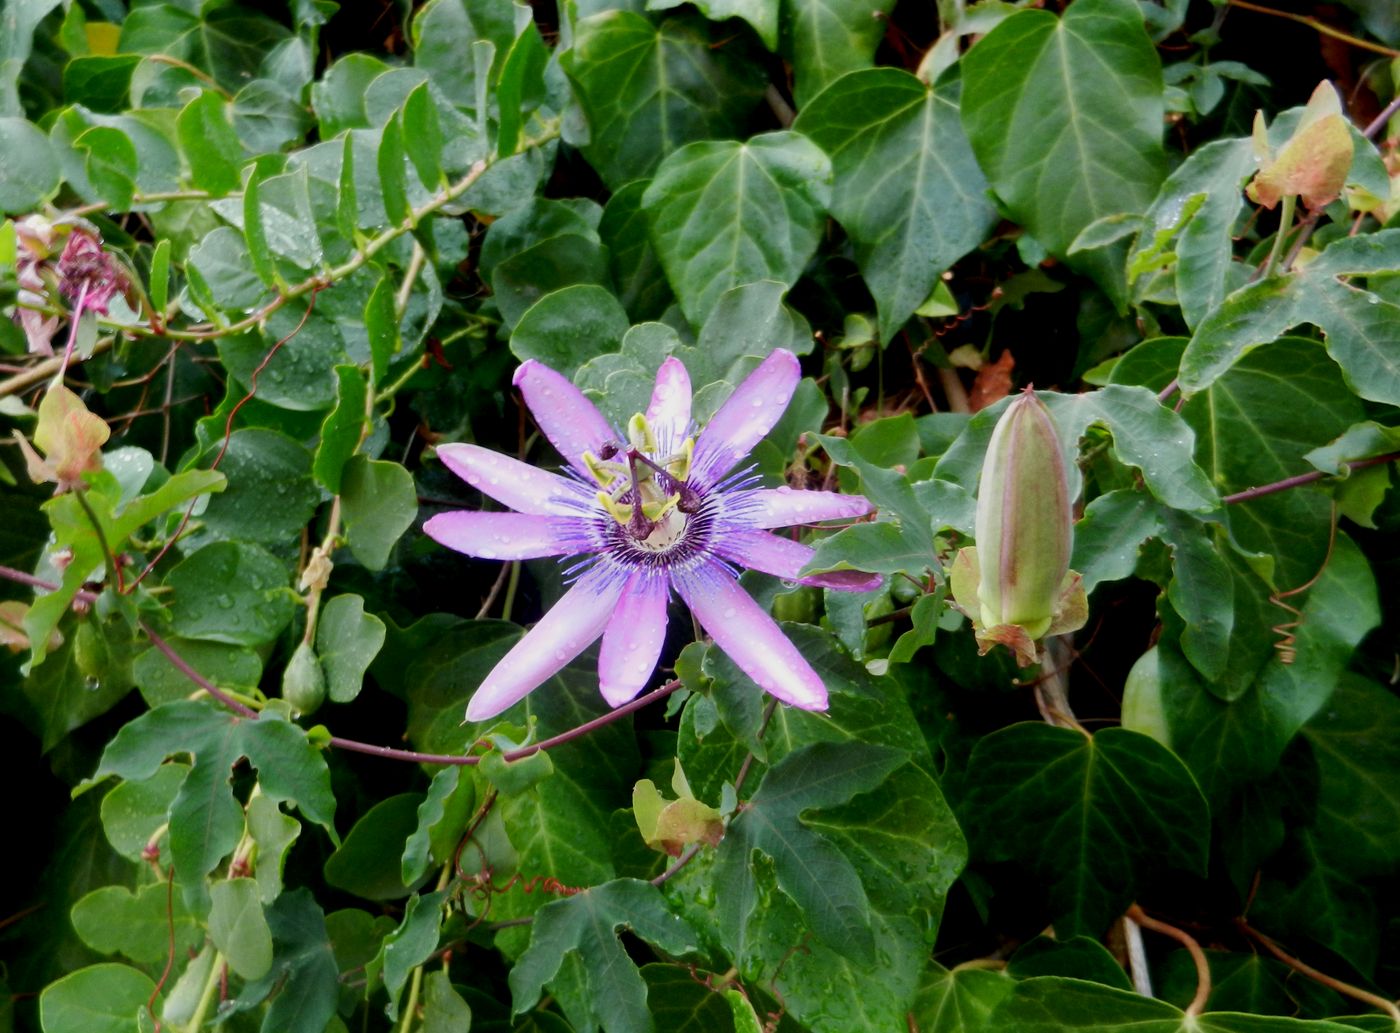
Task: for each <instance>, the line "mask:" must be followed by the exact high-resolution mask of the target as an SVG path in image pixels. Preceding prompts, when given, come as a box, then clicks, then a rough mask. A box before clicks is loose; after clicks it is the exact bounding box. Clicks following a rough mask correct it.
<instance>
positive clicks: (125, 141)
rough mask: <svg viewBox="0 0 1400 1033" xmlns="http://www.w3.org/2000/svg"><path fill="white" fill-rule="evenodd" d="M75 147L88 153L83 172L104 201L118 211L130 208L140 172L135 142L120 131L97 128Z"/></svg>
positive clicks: (92, 129)
mask: <svg viewBox="0 0 1400 1033" xmlns="http://www.w3.org/2000/svg"><path fill="white" fill-rule="evenodd" d="M73 146H74V147H76V148H77V149H78V150H80V151H82V152H84V158H83V169H84V171H86V172H87V178H88V182H89V183H91V184H92V186H93V189H94V190H96V191H97V192H98V193H99V194H100V195H101V196H102V199H103V200H104V201H106V202H107V204H108V205H109V206H110V207H111V208H113V209H115V210H117V211H124V210H126V209H127V208H130V207H131V196H132V194H133V193H135V191H136V171H137V168H138V163H137V158H136V147H135V146H134V145H133V144H132V142H131V138H130V137H128V136H127V135H126V134H125V133H123V132H122V131H121V130H120V129H113V128H111V127H109V126H93V127H92V128H91V129H89V130H87V131H86V132H84V133H83V135H82V136H80V137H78V138H77V139H76V140H74V141H73Z"/></svg>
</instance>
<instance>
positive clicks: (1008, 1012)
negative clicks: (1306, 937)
mask: <svg viewBox="0 0 1400 1033" xmlns="http://www.w3.org/2000/svg"><path fill="white" fill-rule="evenodd" d="M988 1028H989V1029H1014V1030H1016V1031H1017V1033H1064V1031H1066V1030H1094V1031H1095V1033H1126V1031H1128V1030H1132V1031H1133V1033H1345V1031H1346V1030H1347V1027H1346V1026H1341V1025H1338V1024H1336V1023H1333V1022H1324V1021H1321V1020H1316V1021H1304V1020H1300V1019H1286V1018H1280V1017H1276V1016H1262V1015H1240V1014H1233V1013H1231V1012H1206V1013H1205V1014H1203V1015H1197V1016H1189V1015H1187V1014H1186V1013H1185V1012H1183V1011H1182V1010H1181V1009H1180V1008H1177V1007H1176V1006H1175V1005H1171V1004H1168V1003H1167V1002H1166V1001H1159V1000H1156V999H1154V998H1151V997H1144V996H1142V995H1141V994H1136V993H1132V992H1130V991H1127V990H1116V989H1114V988H1112V987H1108V986H1102V985H1100V984H1098V983H1089V982H1085V981H1084V980H1080V979H1064V978H1061V977H1058V976H1038V977H1036V978H1034V979H1026V980H1022V981H1021V982H1019V983H1017V984H1015V989H1014V990H1013V991H1012V993H1011V995H1010V996H1009V997H1007V998H1006V1000H1004V1001H1003V1002H1002V1004H1001V1006H1000V1007H999V1008H997V1010H996V1011H995V1012H994V1013H993V1014H992V1018H991V1023H990V1025H989V1026H988Z"/></svg>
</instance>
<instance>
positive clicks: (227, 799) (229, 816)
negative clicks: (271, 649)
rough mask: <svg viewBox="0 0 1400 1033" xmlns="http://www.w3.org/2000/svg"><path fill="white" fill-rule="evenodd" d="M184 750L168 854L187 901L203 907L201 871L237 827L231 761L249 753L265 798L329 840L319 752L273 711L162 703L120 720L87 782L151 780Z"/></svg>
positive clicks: (231, 841)
mask: <svg viewBox="0 0 1400 1033" xmlns="http://www.w3.org/2000/svg"><path fill="white" fill-rule="evenodd" d="M182 753H189V754H193V756H194V766H193V767H192V768H191V769H190V771H189V774H188V775H187V776H186V777H185V779H184V781H183V782H182V783H181V784H180V790H179V792H178V793H176V794H175V799H174V801H173V802H172V803H171V805H170V854H171V858H172V860H173V861H174V863H175V872H176V875H177V877H178V878H179V880H180V882H181V885H182V886H183V887H184V891H185V899H186V901H187V902H189V903H191V905H192V906H197V910H201V911H202V910H203V909H204V901H206V900H207V896H206V894H207V892H208V891H207V889H206V887H205V883H204V877H205V876H206V875H207V874H208V873H209V872H210V871H212V870H213V869H214V866H215V865H217V864H218V863H219V862H220V861H222V860H223V859H224V858H225V857H227V856H228V854H229V853H230V851H232V850H233V848H234V847H235V846H236V845H237V843H238V838H239V836H240V834H241V833H242V830H243V816H242V812H241V809H240V808H239V806H238V804H237V803H236V802H235V800H234V796H233V787H232V786H231V785H230V784H229V779H230V777H231V775H232V770H233V765H234V764H235V763H236V762H237V761H238V760H240V759H241V758H243V757H247V758H248V760H249V761H250V762H251V763H252V765H253V767H255V768H256V769H257V771H258V784H259V786H261V787H262V791H263V795H265V796H266V797H268V798H269V799H271V800H274V801H277V802H282V801H288V802H292V803H295V804H296V806H297V807H298V808H299V809H300V810H301V812H302V814H304V815H306V817H308V818H310V819H311V820H312V821H314V822H316V823H317V824H318V825H320V826H322V827H323V828H324V829H325V830H326V831H327V832H328V833H329V834H330V835H331V837H332V838H335V827H334V825H333V824H332V821H333V818H334V814H335V797H334V796H333V795H332V794H331V788H330V774H329V772H328V771H327V769H326V762H325V758H324V757H323V756H322V755H321V752H320V751H319V750H317V749H316V748H315V747H314V746H312V745H311V743H310V742H309V741H308V740H307V738H306V733H305V732H304V731H302V730H301V729H300V728H298V727H297V726H296V725H293V724H290V723H289V722H287V721H284V720H279V719H278V718H276V717H275V716H268V717H264V718H262V719H260V720H256V721H254V720H249V719H247V718H244V717H240V716H238V715H237V714H231V713H229V712H228V711H225V710H223V709H221V708H219V707H217V706H215V705H214V704H212V703H208V702H204V701H197V700H181V701H179V702H176V703H167V704H166V705H165V706H162V707H157V708H156V709H155V710H151V711H148V712H147V713H145V714H142V715H141V716H140V717H138V718H136V720H134V721H131V722H128V723H127V724H126V725H124V726H123V727H122V729H121V731H119V732H118V733H117V735H116V738H114V739H113V740H112V741H111V742H110V743H108V745H107V748H106V749H105V750H104V751H103V753H102V760H101V762H100V763H99V764H98V767H97V771H96V772H94V773H93V776H92V781H93V782H98V781H101V780H102V779H104V778H106V777H108V776H109V775H116V776H117V777H119V778H123V779H127V780H129V781H131V780H134V781H140V780H143V779H147V778H150V777H151V776H152V775H154V774H155V773H156V771H157V770H158V769H159V768H160V766H161V764H162V763H163V762H164V761H165V759H166V758H167V757H170V756H172V755H174V754H182Z"/></svg>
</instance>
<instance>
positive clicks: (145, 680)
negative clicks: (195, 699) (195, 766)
mask: <svg viewBox="0 0 1400 1033" xmlns="http://www.w3.org/2000/svg"><path fill="white" fill-rule="evenodd" d="M167 644H168V645H169V646H170V647H171V648H172V649H173V650H174V651H175V653H176V654H177V655H178V656H179V657H180V658H181V659H182V660H184V661H185V663H187V664H189V665H190V666H191V667H193V668H194V669H195V670H196V671H198V672H199V673H200V674H202V675H204V676H205V677H206V678H209V679H210V680H211V681H213V682H214V683H215V684H216V685H222V686H224V687H226V688H233V689H253V688H256V687H257V684H258V682H259V680H261V678H262V672H263V662H262V658H261V657H259V656H258V654H257V653H256V652H254V651H253V650H252V649H248V648H245V647H243V646H233V645H226V644H225V643H222V642H201V641H199V640H197V639H185V638H170V639H168V640H167ZM132 674H133V676H134V677H135V679H136V687H137V688H138V689H140V690H141V698H142V699H144V700H145V701H146V705H147V706H149V707H158V706H160V705H161V704H162V703H173V702H174V701H175V700H177V699H184V698H185V697H187V696H188V695H189V694H190V692H191V683H190V678H189V675H187V674H185V672H183V671H181V670H178V669H176V667H175V666H174V665H173V664H171V662H170V660H169V659H168V658H167V657H166V655H165V654H164V653H162V652H161V651H160V650H159V649H156V648H155V647H154V646H152V647H151V648H150V649H147V650H146V651H145V652H144V653H142V654H141V655H139V656H138V657H137V658H136V661H135V663H134V665H133V671H132Z"/></svg>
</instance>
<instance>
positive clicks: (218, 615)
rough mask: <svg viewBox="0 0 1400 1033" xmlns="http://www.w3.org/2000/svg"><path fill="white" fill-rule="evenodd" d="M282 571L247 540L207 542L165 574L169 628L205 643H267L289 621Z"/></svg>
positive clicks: (278, 563)
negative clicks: (168, 605)
mask: <svg viewBox="0 0 1400 1033" xmlns="http://www.w3.org/2000/svg"><path fill="white" fill-rule="evenodd" d="M287 581H288V577H287V569H286V567H284V566H283V565H282V562H281V561H280V560H277V559H275V558H274V557H273V556H272V555H271V554H270V553H268V552H267V551H266V550H264V549H261V548H259V547H258V546H256V545H251V544H249V543H247V542H213V543H212V544H210V545H206V546H204V547H203V548H202V549H199V550H197V551H196V552H193V553H191V554H190V555H189V556H188V557H187V558H186V559H183V560H181V561H180V562H179V563H178V564H177V565H176V566H175V567H174V568H173V569H172V570H171V571H170V573H169V574H167V575H166V578H165V585H166V587H167V588H169V589H170V590H171V593H172V601H171V605H170V618H171V626H172V627H173V629H174V631H175V633H176V634H177V635H181V636H183V637H185V638H192V639H201V640H203V641H207V642H226V643H229V644H230V645H246V646H257V645H263V644H264V643H267V642H271V641H272V640H273V639H275V638H276V637H277V636H278V635H279V634H281V632H282V629H283V628H285V627H286V626H287V624H288V623H289V622H290V621H291V619H292V609H293V606H294V605H295V604H294V602H293V600H292V595H291V592H290V591H289V586H288V584H287Z"/></svg>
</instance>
